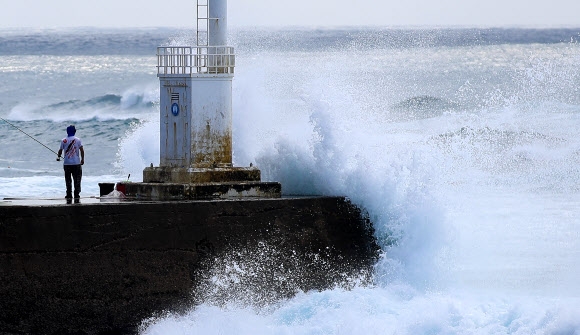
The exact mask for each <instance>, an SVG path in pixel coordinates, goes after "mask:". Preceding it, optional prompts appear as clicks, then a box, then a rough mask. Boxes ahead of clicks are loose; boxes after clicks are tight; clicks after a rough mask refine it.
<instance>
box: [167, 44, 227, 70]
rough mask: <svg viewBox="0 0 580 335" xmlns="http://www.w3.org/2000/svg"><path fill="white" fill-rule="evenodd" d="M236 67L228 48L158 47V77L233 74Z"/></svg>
mask: <svg viewBox="0 0 580 335" xmlns="http://www.w3.org/2000/svg"><path fill="white" fill-rule="evenodd" d="M235 65H236V56H235V54H234V48H233V47H230V46H197V47H158V48H157V74H158V75H191V74H233V73H234V67H235Z"/></svg>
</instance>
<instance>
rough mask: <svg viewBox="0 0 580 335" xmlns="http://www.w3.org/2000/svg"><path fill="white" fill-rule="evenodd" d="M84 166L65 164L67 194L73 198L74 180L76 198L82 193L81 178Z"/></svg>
mask: <svg viewBox="0 0 580 335" xmlns="http://www.w3.org/2000/svg"><path fill="white" fill-rule="evenodd" d="M82 177H83V168H82V166H81V165H80V164H79V165H64V182H65V184H66V196H67V197H69V198H71V190H72V186H73V185H72V182H73V181H74V190H75V198H78V197H79V193H81V178H82Z"/></svg>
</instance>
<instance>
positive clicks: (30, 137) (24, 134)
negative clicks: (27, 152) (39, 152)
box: [0, 117, 60, 158]
mask: <svg viewBox="0 0 580 335" xmlns="http://www.w3.org/2000/svg"><path fill="white" fill-rule="evenodd" d="M0 120H2V121H4V122H6V123H8V124H9V125H11V126H12V127H14V128H16V129H18V130H20V131H21V132H22V133H23V134H24V135H26V136H28V137H30V138H31V139H33V140H35V141H36V142H38V143H39V144H40V145H42V146H43V147H45V148H47V149H48V150H50V151H51V152H53V153H54V154H55V155H57V156H58V153H56V151H54V150H52V149H51V148H49V147H47V146H46V145H44V144H42V143H41V142H40V141H39V140H37V139H35V138H34V137H32V136H30V135H28V134H27V133H25V132H24V131H23V130H22V129H20V128H18V127H16V126H15V125H13V124H12V123H10V122H8V121H6V120H5V119H3V118H1V117H0ZM59 158H60V157H59Z"/></svg>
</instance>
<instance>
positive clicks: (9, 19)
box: [0, 0, 580, 28]
mask: <svg viewBox="0 0 580 335" xmlns="http://www.w3.org/2000/svg"><path fill="white" fill-rule="evenodd" d="M1 1H2V5H1V6H0V9H1V10H0V28H15V27H42V28H56V27H75V26H96V27H194V26H195V4H196V0H157V1H153V0H92V1H89V0H1ZM228 8H229V10H228V21H229V23H228V24H229V26H230V27H248V26H312V27H331V26H367V25H372V26H377V25H379V26H478V27H479V26H485V27H489V26H494V27H498V26H500V27H501V26H527V27H528V26H532V27H562V26H565V27H580V0H229V1H228Z"/></svg>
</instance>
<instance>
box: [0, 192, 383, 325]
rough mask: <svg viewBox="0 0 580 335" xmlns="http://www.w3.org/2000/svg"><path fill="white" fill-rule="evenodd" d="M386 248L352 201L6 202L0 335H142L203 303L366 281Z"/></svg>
mask: <svg viewBox="0 0 580 335" xmlns="http://www.w3.org/2000/svg"><path fill="white" fill-rule="evenodd" d="M377 254H378V247H377V245H376V243H375V240H374V237H373V229H372V225H371V223H370V221H369V220H368V218H367V217H366V216H365V215H364V213H361V211H360V210H359V209H358V208H357V207H356V206H354V205H352V204H351V203H350V202H349V201H348V200H346V199H345V198H342V197H308V198H280V199H260V200H256V199H240V200H222V201H171V202H120V203H92V204H76V205H64V204H63V205H50V206H30V205H28V206H10V205H9V206H6V205H4V206H0V297H1V299H0V333H3V334H4V333H8V334H10V333H25V334H73V333H74V334H128V333H135V332H136V331H137V329H138V327H139V325H140V323H141V322H142V320H144V319H147V318H151V317H155V316H157V315H160V314H161V313H163V312H164V311H171V312H180V311H184V310H186V309H188V308H191V307H193V306H195V305H196V304H199V303H201V302H209V303H215V304H220V303H225V302H227V301H232V300H233V301H238V302H241V303H250V304H258V305H259V304H267V303H269V302H272V301H274V300H276V299H280V298H285V297H291V296H292V295H294V294H295V293H296V292H298V291H301V290H302V291H308V290H321V289H326V288H330V287H334V286H336V285H339V286H340V285H346V286H348V285H349V283H350V282H351V281H352V279H353V278H354V279H357V280H361V279H362V280H363V281H364V280H368V279H369V278H370V273H371V271H372V265H373V264H374V262H375V260H376V257H377ZM216 281H219V285H216Z"/></svg>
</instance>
